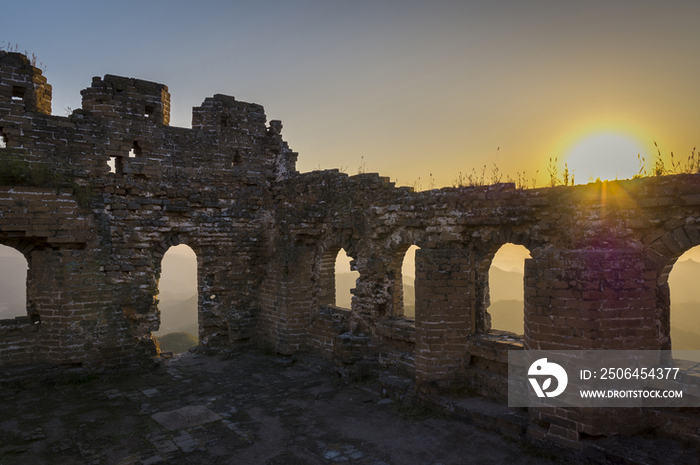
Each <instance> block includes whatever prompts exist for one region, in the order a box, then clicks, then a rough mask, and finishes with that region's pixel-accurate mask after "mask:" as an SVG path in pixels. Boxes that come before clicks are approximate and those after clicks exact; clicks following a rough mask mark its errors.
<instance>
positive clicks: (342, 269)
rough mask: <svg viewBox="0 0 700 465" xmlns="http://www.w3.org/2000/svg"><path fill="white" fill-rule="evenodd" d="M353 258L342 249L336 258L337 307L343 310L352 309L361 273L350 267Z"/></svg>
mask: <svg viewBox="0 0 700 465" xmlns="http://www.w3.org/2000/svg"><path fill="white" fill-rule="evenodd" d="M350 261H352V257H350V256H348V254H347V253H346V252H345V250H344V249H340V251H339V252H338V255H337V256H336V258H335V305H336V306H338V307H342V308H351V307H352V291H353V290H354V289H355V285H356V283H357V279H358V278H359V277H360V273H359V272H357V271H353V270H352V268H351V267H350Z"/></svg>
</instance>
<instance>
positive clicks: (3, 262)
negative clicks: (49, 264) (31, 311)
mask: <svg viewBox="0 0 700 465" xmlns="http://www.w3.org/2000/svg"><path fill="white" fill-rule="evenodd" d="M28 269H29V264H28V263H27V259H26V258H24V255H22V254H21V253H20V252H19V251H17V250H15V249H13V248H11V247H7V246H4V245H0V320H2V319H8V318H15V317H18V316H27V270H28Z"/></svg>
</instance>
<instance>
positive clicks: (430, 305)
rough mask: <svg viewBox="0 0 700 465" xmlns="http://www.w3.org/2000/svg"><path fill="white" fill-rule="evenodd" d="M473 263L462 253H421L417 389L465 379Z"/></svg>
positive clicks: (417, 296)
mask: <svg viewBox="0 0 700 465" xmlns="http://www.w3.org/2000/svg"><path fill="white" fill-rule="evenodd" d="M469 277H470V271H469V257H468V252H467V251H465V250H462V249H454V250H431V249H420V250H417V251H416V354H415V360H416V383H417V385H418V386H419V387H421V388H429V387H430V386H431V385H433V386H437V387H451V385H452V384H453V382H454V381H456V380H458V379H459V372H460V369H461V367H462V366H463V363H464V358H465V356H466V349H467V340H468V337H469V334H470V328H471V323H472V322H471V314H470V309H469V305H470V304H469V300H470V292H469V287H470V286H469V283H470V279H469Z"/></svg>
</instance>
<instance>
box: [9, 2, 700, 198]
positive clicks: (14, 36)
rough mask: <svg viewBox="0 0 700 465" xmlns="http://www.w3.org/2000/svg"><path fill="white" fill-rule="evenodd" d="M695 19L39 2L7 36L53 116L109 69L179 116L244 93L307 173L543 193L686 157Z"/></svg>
mask: <svg viewBox="0 0 700 465" xmlns="http://www.w3.org/2000/svg"><path fill="white" fill-rule="evenodd" d="M699 20H700V2H698V1H697V0H693V1H665V2H660V1H655V2H648V1H639V0H635V1H623V2H614V1H602V2H599V1H585V2H562V1H542V2H538V1H528V2H521V1H517V2H516V1H508V2H505V1H503V2H499V1H488V2H473V1H461V2H460V1H431V2H426V1H424V2H415V1H376V0H375V1H356V0H354V1H267V2H228V1H219V2H213V1H206V0H203V1H200V2H199V3H197V4H195V2H191V1H187V2H183V1H161V2H148V1H140V2H131V1H121V2H101V1H72V2H55V1H54V2H37V1H35V2H32V3H31V7H30V6H29V5H28V4H25V3H21V2H7V4H6V5H3V20H2V23H3V26H2V34H1V35H0V41H2V40H4V41H5V42H6V43H7V42H8V41H9V42H10V43H12V44H13V45H14V44H17V45H18V46H19V49H20V51H24V50H27V51H28V52H29V53H30V54H31V53H35V54H36V55H37V57H38V60H39V61H40V62H42V63H43V65H45V67H46V76H47V77H48V79H49V82H50V83H51V84H52V85H53V89H54V100H53V111H54V114H58V115H65V114H66V112H67V108H68V107H70V108H73V109H75V108H78V107H79V106H80V90H81V89H83V88H85V87H88V86H89V85H90V81H91V78H92V76H103V75H105V74H117V75H124V76H130V77H139V78H142V79H147V80H152V81H157V82H161V83H164V84H166V85H167V86H168V87H169V89H170V93H171V96H172V97H171V98H172V118H171V124H172V125H174V126H185V127H187V126H189V125H190V118H191V108H192V107H193V106H197V105H199V104H201V102H202V101H203V100H204V99H205V98H206V97H208V96H211V95H213V94H215V93H222V94H228V95H233V96H235V97H236V98H238V99H239V100H243V101H249V102H256V103H260V104H262V105H264V106H265V109H266V112H267V115H268V119H281V120H282V122H283V124H284V130H283V135H284V137H285V139H286V140H287V141H288V142H289V144H290V146H291V147H292V149H293V150H295V151H297V152H299V162H298V168H299V170H300V171H309V170H313V169H317V168H319V167H320V168H323V169H325V168H344V169H345V171H346V172H348V173H349V174H355V173H357V171H358V167H359V166H360V165H361V164H362V163H363V162H364V164H365V167H366V171H369V172H379V173H381V174H382V175H384V176H389V177H390V178H391V180H392V181H396V180H398V183H399V184H401V185H411V184H413V183H414V182H415V181H416V180H417V179H418V178H419V177H420V179H421V185H422V188H423V189H425V188H427V187H429V183H430V180H429V175H430V174H432V176H433V178H434V185H435V186H436V187H440V186H446V185H451V184H452V182H453V181H454V179H455V178H456V175H457V174H458V172H460V171H461V172H463V173H467V172H471V170H472V168H476V169H480V168H481V167H482V166H484V165H487V170H486V178H487V181H488V180H489V179H490V178H491V173H492V171H491V169H492V166H493V163H495V164H496V165H497V166H498V167H499V169H500V173H502V174H509V175H510V176H512V177H515V176H516V173H517V172H523V171H525V172H526V177H527V178H528V179H529V180H530V182H531V181H532V178H533V177H534V176H535V170H539V174H538V176H537V183H538V185H544V184H546V182H547V180H548V179H547V177H548V176H547V174H546V171H547V165H548V161H549V158H550V157H551V158H557V159H558V162H559V165H560V169H561V168H563V162H564V161H565V160H566V161H568V162H569V168H573V169H574V170H575V171H574V174H575V176H576V181H577V183H581V182H587V181H588V179H589V175H590V176H592V177H593V178H595V177H598V176H600V177H601V178H614V177H615V175H616V174H617V175H618V176H619V177H620V178H625V177H631V176H632V175H633V174H635V173H636V172H637V170H638V163H637V153H641V155H642V156H644V157H646V158H647V160H652V159H653V155H654V153H655V152H654V150H655V148H654V145H653V142H654V141H656V142H657V143H658V145H659V147H660V149H661V150H662V152H663V153H664V154H665V155H668V153H669V152H670V151H673V152H674V153H675V155H676V158H678V157H686V156H687V155H689V154H690V152H691V150H692V149H693V147H694V146H695V145H696V144H699V145H700V92H698V84H697V83H698V80H699V76H700V21H699ZM567 157H568V158H567ZM647 167H649V162H647ZM502 180H503V181H504V180H505V178H503V179H502Z"/></svg>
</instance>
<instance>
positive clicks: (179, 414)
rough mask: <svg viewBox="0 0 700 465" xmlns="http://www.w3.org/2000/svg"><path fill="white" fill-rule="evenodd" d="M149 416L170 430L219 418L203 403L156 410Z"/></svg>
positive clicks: (219, 418)
mask: <svg viewBox="0 0 700 465" xmlns="http://www.w3.org/2000/svg"><path fill="white" fill-rule="evenodd" d="M151 418H153V419H154V420H155V421H157V422H158V423H160V424H161V425H162V426H163V428H165V429H167V430H170V431H173V430H176V429H183V428H191V427H193V426H198V425H203V424H205V423H209V422H212V421H218V420H221V417H220V416H219V415H217V414H216V413H214V412H212V411H211V410H209V409H208V408H206V407H205V406H204V405H188V406H187V407H182V408H179V409H177V410H171V411H169V412H158V413H154V414H153V415H151Z"/></svg>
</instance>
